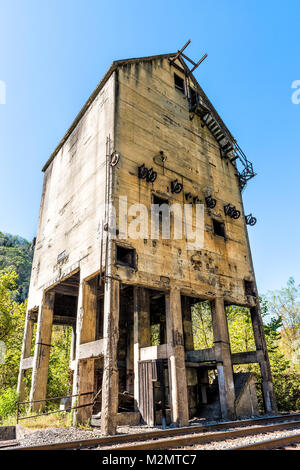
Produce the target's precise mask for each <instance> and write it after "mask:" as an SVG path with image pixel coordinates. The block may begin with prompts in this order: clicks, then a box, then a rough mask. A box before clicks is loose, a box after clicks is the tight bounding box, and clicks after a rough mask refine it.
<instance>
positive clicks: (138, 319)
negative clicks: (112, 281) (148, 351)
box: [133, 286, 151, 411]
mask: <svg viewBox="0 0 300 470" xmlns="http://www.w3.org/2000/svg"><path fill="white" fill-rule="evenodd" d="M150 329H151V327H150V299H149V291H148V289H145V288H143V287H137V286H135V287H134V288H133V344H134V346H133V356H134V358H133V364H134V403H135V409H136V411H138V410H139V369H138V363H139V360H140V348H146V347H147V346H150V345H151V339H150Z"/></svg>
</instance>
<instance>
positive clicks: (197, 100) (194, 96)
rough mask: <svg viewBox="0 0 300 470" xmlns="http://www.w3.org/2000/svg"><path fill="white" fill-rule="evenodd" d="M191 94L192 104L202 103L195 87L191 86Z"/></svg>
mask: <svg viewBox="0 0 300 470" xmlns="http://www.w3.org/2000/svg"><path fill="white" fill-rule="evenodd" d="M189 94H190V103H191V106H195V105H197V104H199V103H200V95H199V93H197V92H196V91H195V90H194V89H193V88H191V87H190V89H189Z"/></svg>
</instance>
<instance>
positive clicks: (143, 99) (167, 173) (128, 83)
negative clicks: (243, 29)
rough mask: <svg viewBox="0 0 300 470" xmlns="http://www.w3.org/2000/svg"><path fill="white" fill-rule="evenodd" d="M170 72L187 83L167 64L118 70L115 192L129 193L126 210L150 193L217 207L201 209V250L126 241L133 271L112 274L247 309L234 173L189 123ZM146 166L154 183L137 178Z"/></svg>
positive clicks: (203, 131)
mask: <svg viewBox="0 0 300 470" xmlns="http://www.w3.org/2000/svg"><path fill="white" fill-rule="evenodd" d="M174 72H176V74H178V75H181V76H182V78H184V74H183V73H181V72H180V71H178V70H177V69H175V68H174V67H172V66H170V64H169V62H168V60H167V59H163V60H154V61H149V62H140V63H136V64H127V65H124V66H123V67H120V68H119V71H118V96H117V101H116V106H117V139H116V147H117V149H118V151H120V153H121V160H120V163H119V164H118V167H117V168H116V180H117V191H118V194H119V195H121V196H122V195H123V196H124V195H126V196H127V198H128V204H129V205H130V204H134V203H137V202H139V203H143V204H145V205H146V206H147V207H149V208H150V204H151V195H152V193H153V192H155V193H156V194H158V195H161V196H162V197H163V196H164V197H167V198H168V200H169V202H170V204H172V203H179V204H183V203H184V202H185V200H184V193H185V192H191V193H192V194H193V195H198V197H199V198H200V199H201V201H202V202H204V198H205V196H206V195H208V194H211V195H212V196H213V197H214V198H215V199H217V205H216V207H215V208H214V209H207V208H206V209H205V235H204V248H203V249H202V250H199V251H186V242H185V240H172V242H170V241H169V240H158V241H155V242H154V241H153V240H147V241H144V240H135V241H132V240H130V243H131V245H132V246H133V247H135V248H136V250H137V254H138V270H137V271H134V270H133V269H131V270H130V269H128V268H124V267H118V268H117V269H116V272H117V275H118V276H119V277H120V278H122V279H126V280H127V281H128V282H137V283H139V284H145V285H148V286H149V285H152V286H154V287H162V286H163V284H164V280H163V281H162V278H161V276H163V278H170V279H172V280H173V281H174V282H175V283H176V284H177V285H178V286H180V288H181V291H182V292H186V293H188V294H190V295H191V294H195V295H199V294H202V295H203V296H204V297H205V296H207V297H211V296H212V295H215V294H216V292H218V291H221V292H222V293H224V295H225V298H226V299H227V301H228V302H231V303H236V304H247V299H246V297H245V295H244V286H243V282H242V280H243V279H244V278H247V279H249V280H250V279H252V272H251V268H250V267H249V259H248V250H247V241H246V238H245V232H244V224H245V221H244V217H243V212H242V208H241V205H240V190H239V187H238V180H237V177H236V175H235V173H236V169H235V167H234V165H233V164H232V163H230V162H229V161H228V160H225V159H221V157H220V150H219V145H218V143H217V141H216V140H215V139H214V137H213V136H212V135H211V133H210V131H209V130H208V129H207V128H206V127H202V126H201V120H200V118H199V117H198V116H195V117H194V118H193V120H190V116H189V108H188V102H187V98H186V96H184V95H183V93H181V92H180V91H178V90H177V89H176V88H175V87H174ZM160 151H163V152H164V154H165V155H166V156H167V157H168V158H167V160H166V162H165V168H164V169H163V168H162V167H161V166H159V165H157V164H156V163H155V162H154V161H153V157H157V156H159V152H160ZM143 163H144V164H145V166H146V167H147V168H151V167H153V169H154V170H155V171H156V172H157V173H158V177H157V179H156V181H155V182H154V183H147V182H146V181H145V180H140V179H138V176H137V174H138V166H139V165H142V164H143ZM176 178H178V180H179V182H182V183H183V187H184V188H183V191H182V192H181V193H180V194H172V193H171V188H170V183H171V181H172V180H175V179H176ZM229 202H230V203H231V204H233V205H236V207H237V208H238V209H239V210H241V212H242V214H241V217H240V218H239V219H238V220H233V219H231V218H229V217H225V216H224V209H223V206H224V205H225V204H227V203H229ZM212 217H213V218H216V219H217V220H220V221H224V222H225V229H226V239H225V240H224V238H222V237H221V236H217V235H214V234H213V229H212ZM129 221H130V217H129ZM149 232H150V222H149ZM167 284H168V281H167V282H166V285H165V287H168V285H167Z"/></svg>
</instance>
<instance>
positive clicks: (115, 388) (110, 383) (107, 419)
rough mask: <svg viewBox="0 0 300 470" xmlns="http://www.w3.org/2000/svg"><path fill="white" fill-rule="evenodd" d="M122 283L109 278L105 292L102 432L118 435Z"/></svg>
mask: <svg viewBox="0 0 300 470" xmlns="http://www.w3.org/2000/svg"><path fill="white" fill-rule="evenodd" d="M119 304H120V283H119V281H117V280H114V279H112V278H111V277H109V278H107V280H106V283H105V290H104V328H103V337H104V370H103V381H102V410H101V431H102V434H103V435H105V436H107V435H111V434H116V430H117V413H118V402H119V374H118V362H117V347H118V339H119V310H120V305H119Z"/></svg>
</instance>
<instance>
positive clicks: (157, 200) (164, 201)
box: [152, 194, 169, 206]
mask: <svg viewBox="0 0 300 470" xmlns="http://www.w3.org/2000/svg"><path fill="white" fill-rule="evenodd" d="M152 204H158V205H159V206H161V205H162V204H169V201H168V199H165V198H163V197H160V196H157V195H156V194H152Z"/></svg>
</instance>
